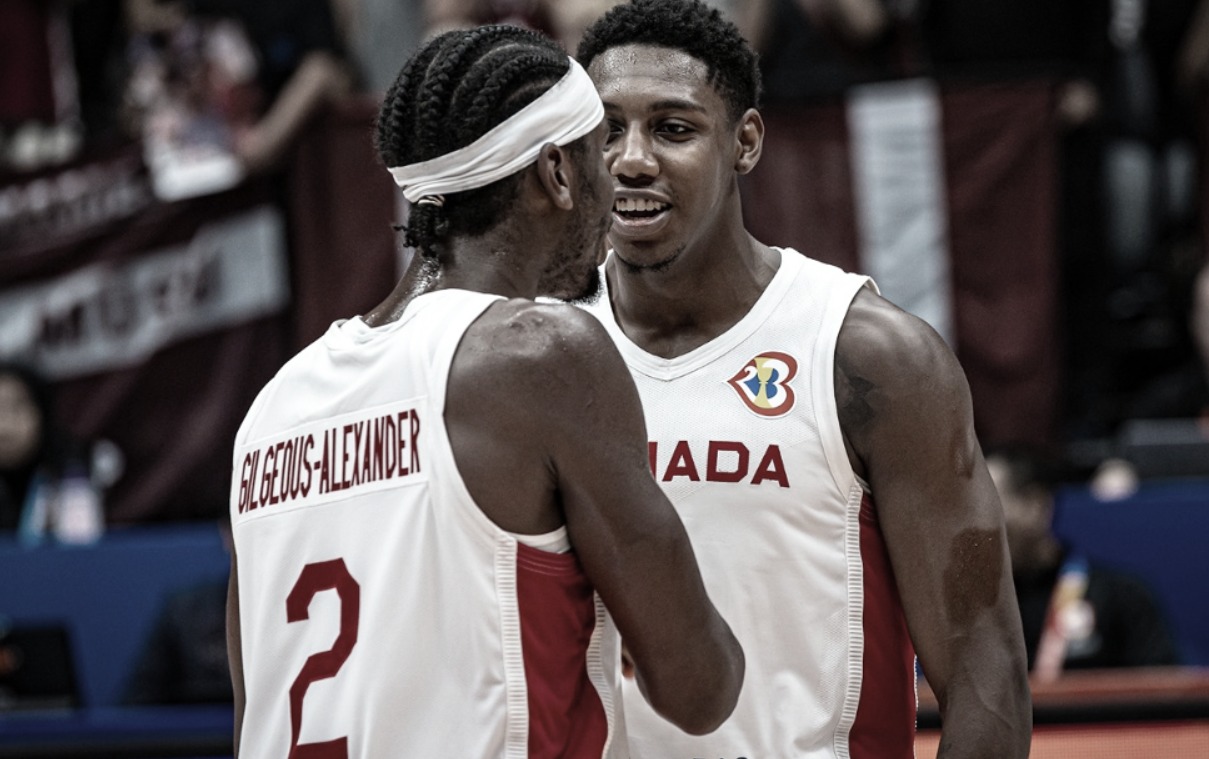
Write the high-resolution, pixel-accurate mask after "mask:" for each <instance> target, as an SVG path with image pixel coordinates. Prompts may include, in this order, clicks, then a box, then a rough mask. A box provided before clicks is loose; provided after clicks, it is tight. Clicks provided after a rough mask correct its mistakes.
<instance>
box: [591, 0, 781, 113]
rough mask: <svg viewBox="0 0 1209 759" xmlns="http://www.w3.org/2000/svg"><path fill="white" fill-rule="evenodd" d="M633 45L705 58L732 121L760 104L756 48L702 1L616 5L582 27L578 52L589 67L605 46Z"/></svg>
mask: <svg viewBox="0 0 1209 759" xmlns="http://www.w3.org/2000/svg"><path fill="white" fill-rule="evenodd" d="M632 44H642V45H655V46H658V47H666V48H671V49H673V50H680V51H682V52H684V53H687V54H688V55H690V56H692V57H693V58H696V59H697V60H699V61H701V62H702V63H704V64H705V66H706V69H707V71H708V76H709V83H710V85H711V86H712V87H714V89H716V90H717V91H718V94H719V95H721V96H722V99H723V100H724V101H725V102H726V107H727V112H728V115H729V116H730V119H731V121H732V122H737V121H738V120H739V118H740V117H741V116H742V115H743V113H744V112H745V111H746V110H747V109H748V108H759V107H760V94H761V80H760V68H759V64H758V57H757V56H756V53H755V51H754V50H752V48H751V45H749V44H748V43H747V40H745V39H743V35H742V34H740V33H739V30H738V28H737V27H735V25H734V24H732V23H731V22H730V21H727V20H726V18H725V17H723V15H722V13H721V12H720V11H719V10H718V9H717V8H711V7H710V6H708V5H706V4H705V3H703V2H701V0H630V2H628V3H625V4H623V5H618V6H615V7H614V8H613V9H611V10H610V11H609V12H608V13H606V14H605V15H604V16H602V17H601V18H599V19H597V21H596V22H595V23H593V24H592V26H590V27H588V29H587V31H585V32H584V35H583V38H582V39H581V40H580V43H579V49H578V50H577V51H576V56H575V57H576V59H577V60H578V61H579V63H580V65H581V66H583V67H584V68H585V69H586V68H587V67H588V66H589V65H590V64H591V63H592V60H593V59H594V58H596V56H598V55H600V54H602V53H604V52H605V51H606V50H608V49H610V48H614V47H620V46H622V45H632Z"/></svg>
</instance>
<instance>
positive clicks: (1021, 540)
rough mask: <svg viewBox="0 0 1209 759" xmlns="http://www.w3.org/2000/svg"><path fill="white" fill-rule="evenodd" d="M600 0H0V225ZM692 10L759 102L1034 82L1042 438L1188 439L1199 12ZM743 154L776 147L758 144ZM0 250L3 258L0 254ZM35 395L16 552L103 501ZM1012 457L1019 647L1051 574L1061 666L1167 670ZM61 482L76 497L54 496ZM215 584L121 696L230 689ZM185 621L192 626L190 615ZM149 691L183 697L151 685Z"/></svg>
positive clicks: (1036, 1)
mask: <svg viewBox="0 0 1209 759" xmlns="http://www.w3.org/2000/svg"><path fill="white" fill-rule="evenodd" d="M616 2H618V0H289V1H288V2H280V3H275V2H248V1H246V0H245V1H244V2H238V1H237V0H0V232H2V231H3V225H4V223H5V219H6V218H8V216H10V215H11V214H12V213H13V209H12V208H11V207H10V206H11V204H12V203H14V202H16V201H13V200H12V197H10V196H9V195H8V194H6V193H5V185H6V184H8V183H10V182H15V181H18V180H19V179H20V178H22V177H28V176H31V175H35V174H37V173H39V172H46V171H49V170H52V169H53V168H54V167H56V166H62V165H65V164H68V163H70V162H72V161H75V160H79V159H80V158H81V157H82V156H87V155H88V154H89V153H90V152H92V151H104V150H107V149H109V148H111V147H112V146H115V145H130V144H137V145H139V146H140V147H141V149H142V154H143V157H144V160H145V163H146V164H147V168H148V170H149V172H150V174H151V175H152V177H153V186H154V190H155V193H156V195H157V196H159V198H160V199H161V200H175V199H180V198H187V197H191V196H196V195H203V194H208V193H213V192H217V191H219V190H223V189H227V188H230V187H233V186H235V185H237V184H239V183H240V182H242V181H244V180H245V179H246V178H247V177H249V176H254V175H268V176H273V175H274V174H275V173H276V172H278V171H279V170H280V169H281V168H282V162H283V161H284V159H285V157H286V156H287V155H288V154H289V147H290V146H291V144H292V143H293V142H294V141H295V140H296V138H297V137H298V135H299V133H300V131H301V130H302V129H303V127H304V126H305V125H306V124H307V122H308V121H309V120H310V119H312V117H314V116H315V115H316V114H317V113H319V112H320V111H322V110H323V109H324V108H325V107H327V106H328V105H329V104H331V103H333V102H335V101H337V100H340V99H342V98H348V97H351V96H355V97H361V98H379V97H381V95H382V94H383V93H384V92H385V91H386V89H387V88H388V87H389V86H390V84H391V82H392V81H393V80H394V78H395V75H396V73H397V71H398V68H399V66H400V65H401V64H402V62H403V61H404V60H406V58H407V57H408V56H409V55H410V54H411V53H412V52H413V51H414V50H415V49H416V48H417V47H418V46H419V44H420V42H421V41H422V40H423V39H425V38H426V37H428V36H429V35H432V34H436V33H439V32H441V31H444V30H448V29H453V28H460V27H467V26H472V25H478V24H484V23H496V22H506V23H513V24H519V25H524V26H528V27H532V28H535V29H538V30H541V31H543V32H545V33H547V34H549V35H550V36H552V37H554V38H555V39H558V40H559V41H560V42H561V43H562V44H563V45H564V47H566V48H567V49H568V50H569V51H572V52H573V51H574V49H575V47H576V45H577V43H578V40H579V37H580V35H581V34H582V32H583V30H584V29H585V28H586V27H587V26H588V25H589V24H590V23H591V21H593V20H594V19H595V18H597V17H598V16H599V15H600V14H601V13H603V12H604V11H605V10H607V9H608V8H609V7H610V6H612V5H614V4H615V3H616ZM712 2H713V4H715V5H717V6H719V7H720V8H721V9H722V10H723V11H724V12H725V13H727V14H729V15H730V17H731V18H732V19H733V20H734V21H735V22H736V24H737V25H738V26H739V27H740V29H741V30H742V31H743V32H744V34H745V36H747V38H748V39H749V40H751V41H752V42H753V44H754V45H755V47H756V48H757V50H758V52H759V53H760V56H761V65H762V73H763V77H764V85H765V103H766V105H768V106H769V107H770V108H782V107H790V108H795V107H801V106H806V107H813V106H822V105H826V104H838V103H844V102H845V99H846V98H848V97H849V96H850V95H851V93H852V92H853V91H854V89H855V88H860V87H865V86H867V85H870V84H876V83H882V82H899V81H911V80H918V79H923V80H926V81H929V82H936V83H939V84H940V86H946V85H949V84H956V85H962V84H966V83H971V82H973V83H988V82H997V83H1011V82H1018V81H1025V80H1029V81H1036V80H1045V81H1048V82H1051V83H1052V85H1053V88H1052V92H1053V98H1052V103H1051V108H1052V116H1053V117H1054V119H1055V123H1057V124H1058V125H1059V129H1058V131H1057V133H1056V134H1055V139H1056V140H1057V143H1058V144H1057V150H1058V152H1057V156H1058V164H1059V171H1058V176H1059V178H1060V182H1059V186H1058V187H1057V188H1056V193H1055V195H1054V197H1056V198H1057V204H1058V208H1057V209H1055V213H1056V216H1057V219H1058V225H1057V237H1058V239H1057V240H1056V241H1055V250H1056V251H1057V253H1058V259H1059V260H1058V270H1059V271H1060V278H1061V282H1060V283H1059V290H1060V296H1059V298H1058V302H1059V305H1060V309H1061V312H1060V314H1058V317H1059V318H1058V320H1057V321H1058V323H1059V327H1060V329H1061V330H1062V335H1060V336H1059V342H1060V345H1061V349H1062V350H1061V352H1062V355H1063V365H1062V372H1061V374H1062V394H1061V400H1060V403H1059V405H1060V409H1061V410H1060V412H1059V416H1060V420H1059V422H1060V430H1059V433H1058V437H1059V438H1060V440H1059V441H1057V442H1058V443H1060V444H1064V443H1069V442H1071V441H1079V440H1104V439H1109V438H1111V437H1112V436H1114V435H1116V434H1117V432H1118V430H1119V429H1120V427H1121V426H1122V425H1123V424H1124V423H1126V422H1127V421H1128V420H1131V419H1164V418H1171V419H1184V420H1196V419H1198V418H1199V420H1200V422H1199V424H1200V425H1201V428H1202V429H1203V430H1205V432H1203V433H1202V435H1203V437H1204V439H1205V440H1209V263H1207V258H1206V238H1207V237H1209V219H1207V218H1205V216H1206V214H1209V203H1207V202H1206V192H1207V190H1209V188H1206V187H1205V186H1204V185H1205V179H1206V178H1207V177H1209V170H1207V168H1206V164H1205V163H1204V160H1205V159H1204V156H1205V153H1204V150H1205V148H1206V145H1205V141H1206V140H1207V139H1209V128H1207V126H1206V122H1207V121H1209V0H1011V2H1004V0H712ZM365 134H366V139H367V140H368V139H369V130H368V129H366V130H365ZM764 160H765V161H770V162H775V161H777V160H778V157H777V156H776V155H769V154H768V151H766V154H765V156H764ZM821 168H822V169H826V168H827V167H821ZM27 200H28V199H27ZM21 202H27V201H21ZM28 202H32V201H28ZM389 221H390V220H383V222H384V223H389ZM2 240H3V235H2V234H0V241H2ZM765 242H768V243H770V244H791V243H792V241H787V240H778V239H767V240H765ZM3 257H4V252H3V251H2V250H0V266H3ZM883 284H885V283H883ZM2 329H3V325H0V330H2ZM942 332H943V331H942ZM2 348H3V341H0V359H3V358H6V357H5V356H3V354H2ZM50 390H51V388H50V387H49V386H48V384H47V383H46V382H45V380H43V379H41V378H39V377H38V375H37V373H36V372H34V371H33V370H32V369H31V368H29V367H26V366H24V365H20V364H5V365H4V366H0V530H4V531H14V530H17V529H18V527H19V526H20V529H21V532H22V533H23V534H25V535H26V536H27V537H28V538H29V539H30V540H33V541H36V540H38V539H39V536H41V535H46V534H55V533H56V531H57V532H58V533H62V534H60V535H59V537H60V538H62V537H63V534H66V535H67V536H68V537H70V536H71V535H80V534H87V535H91V534H93V533H95V531H96V530H97V529H99V528H98V527H97V526H96V525H95V524H93V523H92V521H95V520H96V519H98V517H97V516H96V514H97V512H96V509H97V508H99V507H97V506H95V504H92V502H85V501H86V499H87V498H93V499H96V498H99V497H101V494H102V493H103V491H104V489H105V488H106V487H108V486H109V485H111V484H112V483H113V481H114V480H115V479H116V478H117V477H119V476H120V471H119V470H120V469H121V466H120V456H117V455H116V454H112V453H111V454H110V456H109V457H108V458H106V457H105V456H98V455H97V452H96V450H91V449H90V447H89V446H90V445H91V443H89V444H87V445H86V444H83V443H75V442H71V443H70V444H69V441H68V440H67V439H66V437H65V436H64V435H63V434H62V431H61V430H60V429H59V427H58V424H57V422H56V420H55V419H54V416H53V413H52V410H51V398H50ZM1029 412H1030V410H1028V409H1020V410H1019V413H1020V414H1022V415H1027V414H1028V413H1029ZM94 447H95V446H94ZM1097 450H1098V451H1099V452H1100V453H1102V454H1105V455H1107V454H1109V453H1111V450H1108V449H1104V448H1100V449H1097ZM115 459H116V460H118V462H119V463H117V464H115V463H113V462H114V460H115ZM106 462H108V463H106ZM1027 464H1028V462H1027V461H1026V462H1024V463H1022V462H1021V461H1016V460H1012V459H1011V458H1010V457H1008V458H1003V457H1000V458H999V459H995V461H994V463H993V468H994V469H995V471H996V472H997V481H999V480H1001V479H1003V478H1007V479H1006V480H1005V481H1006V482H1007V483H1008V484H1007V485H1006V486H1005V485H1001V487H1006V490H1004V493H1005V495H1004V498H1003V500H1004V503H1005V507H1006V508H1007V510H1008V512H1009V513H1008V517H1009V528H1010V530H1009V532H1011V533H1013V534H1012V535H1011V536H1010V537H1011V538H1012V542H1013V545H1012V549H1013V554H1014V556H1016V555H1017V554H1019V555H1020V556H1021V557H1023V558H1017V559H1016V563H1017V565H1018V567H1019V568H1020V572H1019V573H1018V576H1017V578H1016V581H1017V589H1018V592H1019V594H1020V596H1021V599H1022V604H1024V605H1025V607H1026V608H1025V609H1024V613H1025V618H1026V628H1027V629H1028V632H1029V635H1030V640H1029V654H1030V660H1033V659H1035V658H1036V657H1037V656H1038V653H1037V652H1038V649H1041V650H1045V648H1046V646H1047V645H1049V644H1047V643H1046V642H1045V641H1046V640H1047V638H1046V631H1045V630H1044V629H1043V623H1044V621H1045V619H1046V614H1047V613H1048V607H1047V606H1046V604H1047V603H1049V599H1050V598H1051V595H1052V589H1053V587H1054V586H1055V584H1056V583H1059V582H1060V581H1061V579H1062V578H1064V577H1069V576H1075V577H1077V578H1081V580H1080V581H1081V582H1082V583H1083V586H1081V587H1083V589H1084V590H1086V593H1087V602H1086V603H1083V591H1080V596H1079V599H1077V600H1079V601H1080V603H1079V604H1075V605H1074V606H1073V607H1072V608H1073V611H1072V613H1071V615H1070V616H1071V618H1072V619H1073V620H1074V622H1072V625H1074V627H1075V628H1078V631H1080V632H1078V634H1072V635H1070V636H1067V637H1065V638H1062V640H1061V645H1062V651H1063V652H1065V653H1064V654H1062V655H1065V656H1067V657H1068V659H1069V662H1070V665H1071V666H1072V667H1076V666H1128V665H1134V664H1167V663H1172V662H1173V661H1174V660H1175V653H1174V650H1173V649H1172V644H1171V643H1170V641H1169V640H1168V638H1167V637H1166V635H1167V633H1166V631H1165V630H1164V629H1163V622H1162V620H1161V619H1160V614H1159V611H1158V610H1157V609H1156V607H1155V605H1154V603H1153V602H1152V601H1151V600H1150V598H1149V596H1147V595H1146V594H1145V592H1144V591H1143V590H1138V589H1134V588H1133V586H1129V587H1127V588H1125V589H1124V590H1121V588H1122V587H1123V586H1124V585H1127V584H1128V581H1119V582H1118V581H1117V580H1116V579H1114V578H1113V576H1111V573H1109V572H1108V571H1106V570H1103V569H1102V568H1099V567H1095V566H1092V567H1090V568H1088V567H1087V566H1085V565H1084V564H1081V563H1079V562H1078V561H1075V559H1077V558H1078V557H1071V556H1068V555H1067V554H1065V553H1064V549H1062V547H1061V546H1059V545H1058V543H1057V542H1056V539H1055V538H1054V537H1053V536H1052V535H1051V533H1050V532H1049V529H1050V527H1051V526H1052V525H1051V521H1052V511H1053V503H1052V500H1051V491H1050V488H1051V486H1056V485H1057V482H1055V481H1050V480H1045V481H1043V482H1042V481H1041V480H1039V479H1038V478H1037V477H1036V476H1035V475H1036V473H1035V472H1031V471H1030V469H1029V467H1028V466H1027ZM1203 473H1204V472H1202V474H1203ZM1086 474H1087V472H1081V473H1079V475H1080V476H1082V475H1086ZM999 475H1002V477H1000V476H999ZM81 476H84V477H85V478H86V479H87V480H88V481H90V482H91V487H92V491H91V495H87V496H79V495H76V496H72V495H71V493H72V492H73V491H71V489H70V488H71V483H72V482H73V481H78V480H79V479H80V477H81ZM1038 482H1042V484H1043V485H1044V487H1041V486H1040V485H1038ZM34 502H38V503H41V504H43V506H41V507H39V508H40V509H41V510H40V511H38V510H35V509H31V506H30V505H31V504H32V503H34ZM81 503H83V504H84V505H83V506H79V507H73V506H71V504H81ZM55 504H59V505H55ZM62 504H68V505H67V506H63V505H62ZM90 504H92V505H90ZM223 508H224V507H223V505H222V504H217V505H216V506H215V510H216V511H219V510H222V509H223ZM73 514H74V515H75V516H72V515H73ZM31 515H32V516H31ZM90 520H92V521H90ZM81 525H82V526H81ZM68 542H71V541H70V540H68ZM78 542H80V541H78ZM1021 546H1023V547H1021ZM1072 567H1073V569H1072ZM1114 583H1115V585H1114ZM1110 585H1111V586H1112V588H1113V589H1112V592H1111V593H1110V592H1109V591H1108V590H1103V589H1104V588H1108V587H1109V586H1110ZM1102 591H1103V592H1102ZM223 593H224V590H223V587H222V586H218V585H212V584H211V585H205V586H199V587H198V588H191V589H186V590H185V591H184V592H182V594H181V595H180V596H178V597H176V598H174V600H173V601H171V602H170V604H169V606H170V607H171V608H170V609H169V610H168V611H167V612H166V613H165V616H164V618H163V620H161V622H160V623H157V627H156V631H155V636H156V642H155V643H154V644H152V645H151V646H150V648H151V649H153V650H154V652H155V653H154V654H149V655H148V657H147V658H146V659H145V660H144V661H143V662H141V663H140V665H139V674H138V676H137V677H136V678H135V682H134V683H133V684H132V686H131V687H132V691H131V694H129V698H131V699H132V700H135V701H164V700H168V701H180V700H220V701H221V700H226V699H227V698H229V690H228V688H229V685H228V683H227V682H226V680H225V658H224V657H223V656H221V655H220V654H222V651H223V649H222V646H223V645H224V639H223V638H222V634H223V633H222V629H223V628H222V624H221V618H220V617H218V616H215V614H216V613H217V610H219V608H220V605H221V600H222V597H223ZM1110 597H1111V598H1110ZM1121 598H1125V599H1126V601H1125V602H1121V601H1120V599H1121ZM1105 599H1107V600H1105ZM1114 599H1115V600H1114ZM1029 604H1031V607H1029ZM1110 604H1115V605H1110ZM1091 605H1096V609H1095V613H1096V614H1098V615H1099V617H1098V618H1099V619H1102V620H1108V619H1121V620H1130V621H1134V622H1136V621H1138V620H1143V621H1146V622H1147V624H1145V625H1135V626H1134V627H1130V626H1129V625H1127V624H1125V623H1124V622H1122V624H1121V625H1119V626H1118V627H1119V629H1126V628H1129V629H1130V630H1135V629H1136V630H1140V631H1139V632H1137V633H1136V634H1132V633H1131V634H1130V635H1126V634H1124V633H1122V634H1120V635H1118V636H1117V637H1116V638H1113V639H1109V638H1104V639H1103V641H1101V639H1100V638H1099V637H1096V636H1093V635H1092V633H1093V632H1096V629H1097V628H1095V626H1094V625H1091V624H1090V623H1087V624H1084V623H1085V622H1086V620H1087V619H1088V616H1087V613H1085V612H1086V609H1087V608H1091ZM1085 607H1086V608H1085ZM1076 612H1077V613H1076ZM207 615H209V616H207ZM201 617H205V618H206V619H208V620H209V621H208V622H206V623H204V624H197V623H195V622H194V621H193V620H194V619H195V618H201ZM181 620H189V622H188V624H184V623H182V622H181ZM1075 623H1079V624H1075ZM1080 625H1081V626H1080ZM1114 629H1118V628H1114ZM198 630H200V631H201V632H200V634H199V633H198ZM195 635H200V636H202V637H204V638H205V640H206V641H208V643H207V644H206V645H202V646H195V647H194V649H193V650H194V651H195V652H197V653H198V654H199V655H198V656H197V657H196V659H195V660H190V661H188V662H185V663H183V664H181V663H171V662H170V661H169V660H170V659H172V656H173V652H175V651H176V650H178V649H180V648H182V647H181V646H180V645H178V643H177V638H178V637H179V638H181V639H184V638H185V637H186V636H190V640H195V639H196V638H194V637H191V636H195ZM1051 637H1052V636H1051ZM1093 638H1094V640H1095V641H1097V642H1096V643H1095V645H1092V643H1090V642H1089V641H1092V640H1093ZM1156 640H1157V641H1159V642H1158V643H1155V642H1154V641H1156ZM1138 651H1144V652H1148V653H1150V654H1154V658H1151V659H1145V658H1140V657H1139V656H1138V655H1135V654H1137V652H1138ZM1156 652H1157V653H1156ZM1042 658H1044V656H1043V657H1042ZM174 667H175V669H174ZM162 682H171V683H173V684H175V685H179V686H181V687H182V688H183V690H181V691H180V692H174V693H168V692H166V691H164V690H163V689H162V687H161V685H160V684H159V683H162Z"/></svg>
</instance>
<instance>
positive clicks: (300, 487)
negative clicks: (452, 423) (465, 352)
mask: <svg viewBox="0 0 1209 759" xmlns="http://www.w3.org/2000/svg"><path fill="white" fill-rule="evenodd" d="M497 300H499V298H497V297H495V296H490V295H484V294H481V293H472V292H466V291H460V290H441V291H437V292H433V293H428V294H425V295H421V296H419V297H418V298H416V299H415V300H414V301H413V302H412V303H411V304H410V305H409V306H408V307H407V310H406V312H405V313H404V315H403V317H402V318H401V319H400V320H399V321H397V322H394V323H392V324H389V325H386V326H382V327H377V328H370V327H368V326H367V325H366V324H365V323H364V322H363V321H361V320H360V319H352V320H349V321H345V322H338V323H336V324H334V325H333V326H332V327H331V328H330V329H329V330H328V332H327V333H326V334H325V335H324V336H323V337H322V338H321V339H319V340H317V341H316V342H315V343H313V344H312V345H310V346H309V347H307V348H306V349H304V350H303V351H302V352H301V353H300V354H299V355H297V356H296V357H294V358H293V359H292V360H291V361H290V362H289V363H288V364H287V365H286V366H285V367H284V368H283V369H282V370H281V371H280V373H279V374H278V375H277V377H275V378H274V379H273V380H272V381H271V382H270V383H269V384H268V385H267V386H266V387H265V388H264V390H262V391H261V393H260V395H259V396H258V397H257V399H256V401H255V402H254V404H253V406H252V408H251V410H250V411H249V413H248V416H247V418H246V419H245V420H244V423H243V425H242V427H241V428H240V430H239V434H238V437H237V440H236V444H235V460H234V464H235V471H234V478H233V480H234V481H233V483H232V488H231V520H232V524H233V531H234V536H235V546H236V552H237V554H236V555H237V557H238V565H239V611H240V620H241V627H242V643H243V646H242V653H243V666H244V680H245V688H246V694H247V707H246V711H245V714H244V719H243V732H242V736H241V752H242V754H243V755H244V756H250V757H257V758H258V759H262V758H263V759H273V758H276V759H286V758H287V757H294V756H300V757H301V756H311V757H341V758H344V757H366V758H368V757H373V758H374V759H380V758H381V757H459V759H478V758H480V757H482V758H491V759H496V758H498V759H523V758H527V757H548V758H549V759H554V758H555V757H576V758H580V757H595V758H596V759H599V758H600V757H604V756H625V746H624V739H617V740H614V739H613V737H614V736H615V735H617V734H618V732H619V730H620V715H619V714H617V715H615V707H616V709H617V710H618V711H619V709H620V707H619V705H617V704H616V700H617V698H618V697H619V694H618V692H617V690H616V688H617V683H616V670H617V665H616V662H617V660H618V659H617V657H618V641H617V635H616V631H615V629H614V628H613V627H612V623H611V621H610V620H609V619H608V617H607V615H606V614H605V613H604V609H603V606H602V605H601V604H600V602H599V599H598V598H597V597H596V594H595V592H594V591H593V589H592V587H591V586H590V584H589V583H588V581H587V579H586V577H585V576H584V575H583V572H582V569H581V567H580V566H579V564H578V561H577V560H576V558H575V556H574V554H573V553H549V552H545V551H542V550H538V549H536V548H531V547H529V546H527V545H522V544H518V542H517V540H516V539H515V538H514V537H513V536H511V535H509V534H508V533H506V532H504V531H503V530H501V529H499V528H498V527H497V526H496V525H495V524H494V523H492V522H491V521H490V520H489V519H487V517H486V516H485V515H484V514H483V513H482V511H480V510H479V508H478V507H477V506H476V505H475V503H474V501H473V500H472V499H471V497H470V494H469V492H468V491H467V489H466V486H465V484H464V482H463V480H462V478H461V476H460V475H459V474H458V469H457V465H456V463H455V461H454V456H453V451H452V448H451V446H450V442H449V438H448V436H447V434H446V429H445V424H444V421H443V411H444V407H445V389H446V381H447V378H448V374H449V367H450V364H451V362H452V360H453V356H454V353H455V351H456V349H457V346H458V344H459V342H460V341H461V339H462V336H463V334H464V333H465V331H466V329H467V327H468V326H469V325H470V324H471V323H472V322H473V321H474V320H475V319H477V318H478V317H479V316H480V315H481V314H482V312H483V311H484V310H486V309H487V308H489V307H490V306H491V305H492V304H493V303H494V302H496V301H497ZM501 402H508V399H506V398H505V399H501ZM562 531H563V532H565V528H563V530H562ZM606 662H609V664H608V665H607V666H606V664H605V663H606ZM611 744H616V745H613V746H612V749H611V748H610V746H611Z"/></svg>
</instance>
